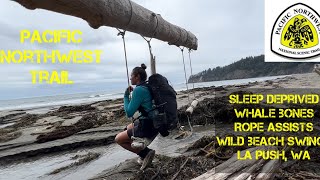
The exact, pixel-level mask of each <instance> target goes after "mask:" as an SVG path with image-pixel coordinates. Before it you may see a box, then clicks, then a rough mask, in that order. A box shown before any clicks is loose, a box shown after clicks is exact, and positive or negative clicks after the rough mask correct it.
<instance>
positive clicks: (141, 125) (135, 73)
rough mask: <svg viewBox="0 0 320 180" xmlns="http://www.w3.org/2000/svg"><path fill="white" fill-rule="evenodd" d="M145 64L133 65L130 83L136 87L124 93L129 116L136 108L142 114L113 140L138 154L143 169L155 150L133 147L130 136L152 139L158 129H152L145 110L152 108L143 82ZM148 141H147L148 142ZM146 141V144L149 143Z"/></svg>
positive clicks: (150, 98) (145, 74) (148, 92)
mask: <svg viewBox="0 0 320 180" xmlns="http://www.w3.org/2000/svg"><path fill="white" fill-rule="evenodd" d="M146 68H147V67H146V65H145V64H141V67H135V68H134V69H133V70H132V73H131V78H130V80H131V84H132V85H136V88H134V89H133V88H132V87H131V86H130V87H128V88H127V90H126V91H125V94H124V110H125V112H126V114H127V116H128V117H129V118H131V117H133V115H134V113H135V112H136V111H137V110H138V111H139V112H140V113H141V114H142V116H140V118H139V119H138V120H136V121H135V122H134V124H132V123H131V124H129V125H128V126H127V127H126V129H125V131H123V132H121V133H119V134H118V135H117V136H116V138H115V141H116V142H117V143H118V144H119V145H120V146H122V147H123V148H125V149H127V150H129V151H131V152H133V153H135V154H137V155H139V157H140V158H139V159H138V162H139V163H140V164H142V166H141V170H143V169H145V168H146V167H147V166H148V165H149V164H151V163H152V160H153V158H154V155H155V151H154V150H152V149H149V148H148V147H143V149H141V148H140V149H139V148H135V147H133V146H132V143H133V140H132V137H133V136H134V137H138V138H146V139H147V140H148V141H150V142H151V141H152V140H153V139H154V138H155V137H156V136H157V134H158V131H157V130H156V129H154V126H153V122H152V120H151V119H148V117H147V115H144V113H145V112H149V111H150V110H151V109H152V96H151V94H150V91H149V90H148V88H147V87H145V86H140V85H142V84H144V83H145V82H146V80H147V73H146V71H145V70H146ZM131 91H132V98H131V99H129V96H130V92H131ZM150 142H149V143H150ZM149 143H147V144H149Z"/></svg>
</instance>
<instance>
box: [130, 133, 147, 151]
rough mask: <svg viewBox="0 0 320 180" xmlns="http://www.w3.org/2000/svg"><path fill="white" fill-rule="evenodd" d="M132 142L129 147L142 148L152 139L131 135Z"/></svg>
mask: <svg viewBox="0 0 320 180" xmlns="http://www.w3.org/2000/svg"><path fill="white" fill-rule="evenodd" d="M131 139H132V143H131V147H132V148H134V149H144V148H146V147H147V146H149V145H150V144H151V142H152V140H150V139H148V138H139V137H133V136H132V137H131Z"/></svg>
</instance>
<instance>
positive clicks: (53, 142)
mask: <svg viewBox="0 0 320 180" xmlns="http://www.w3.org/2000/svg"><path fill="white" fill-rule="evenodd" d="M299 88H300V89H301V88H304V89H317V88H320V76H319V75H318V74H316V73H309V74H295V75H289V76H286V77H284V78H278V79H275V80H268V81H263V82H253V83H248V84H241V85H228V86H220V87H205V88H196V89H193V90H189V91H181V92H179V93H178V96H177V97H178V109H179V110H178V114H179V120H180V123H181V124H182V125H183V126H185V131H184V132H182V133H181V132H173V133H172V134H171V135H170V137H166V138H163V137H157V138H156V139H155V141H154V142H153V143H152V144H151V147H154V148H155V149H156V150H157V156H156V158H155V161H154V163H153V165H152V167H151V168H149V169H147V170H146V171H144V172H140V171H138V169H139V166H138V165H137V164H136V156H135V155H134V154H131V153H128V152H126V151H125V150H122V149H121V148H119V147H118V146H117V145H115V144H114V138H115V135H116V134H117V133H119V132H121V131H122V129H123V128H124V127H125V125H127V124H129V123H130V122H129V121H128V120H127V118H126V117H125V112H124V110H123V100H122V99H116V100H107V101H99V102H94V103H90V104H82V105H79V106H61V107H58V108H56V109H54V110H51V111H49V112H46V113H43V114H29V113H27V111H26V110H13V111H2V112H0V169H1V171H0V177H1V176H3V177H5V178H7V179H8V178H10V177H11V178H13V177H14V176H13V175H14V171H15V170H17V169H18V170H20V171H22V174H23V173H24V171H28V168H30V167H33V168H35V170H34V171H35V172H33V173H31V174H29V175H30V176H29V177H26V176H24V177H21V178H22V179H34V178H42V179H76V178H77V177H80V176H81V177H82V178H80V179H127V178H131V179H145V178H146V177H149V178H150V177H151V179H162V178H172V177H174V176H176V177H175V178H176V179H192V178H194V177H197V176H199V175H201V174H203V173H205V172H207V171H209V170H210V169H212V168H214V167H215V166H217V165H218V164H220V163H222V162H223V161H225V160H224V159H219V158H218V159H217V158H212V157H211V158H210V157H206V156H205V155H203V154H201V153H199V149H201V147H202V148H203V146H204V145H207V144H208V143H209V142H210V140H211V139H212V136H213V135H214V133H215V131H216V129H217V128H219V127H220V126H222V125H224V124H222V123H221V122H222V121H223V120H222V119H223V118H225V119H226V118H229V117H228V116H226V114H225V112H226V111H227V110H228V108H229V107H228V105H226V103H225V102H222V101H221V102H220V101H219V102H220V104H219V103H218V104H215V105H212V103H213V101H214V99H216V98H223V97H225V96H227V95H228V93H229V92H231V91H241V90H244V89H246V90H247V89H253V90H254V89H274V90H278V91H279V90H281V89H299ZM194 98H196V99H198V100H199V101H200V103H199V106H198V107H197V109H196V110H195V113H194V115H193V116H192V119H191V124H192V125H193V127H194V132H193V133H192V134H191V133H190V131H188V121H187V116H186V113H185V110H186V108H187V107H186V106H187V105H188V103H189V101H190V100H188V99H191V100H193V99H194ZM317 118H319V117H317ZM217 122H218V123H217ZM219 122H220V123H219ZM226 123H228V122H226ZM214 125H215V126H214ZM222 127H223V128H224V131H228V128H229V126H225V127H224V126H222ZM230 128H231V125H230ZM42 161H46V163H48V164H49V165H48V166H41V167H42V168H40V167H39V168H38V169H37V168H36V166H37V165H39V163H40V162H41V163H40V164H42V165H43V163H44V162H42ZM123 162H125V163H123ZM185 162H186V164H185V165H184V166H183V168H182V169H181V167H182V164H183V163H185ZM315 165H317V166H318V162H317V163H316V164H315ZM45 167H47V169H46V168H45ZM15 168H16V169H15ZM179 169H180V170H179ZM165 170H166V171H165ZM180 171H182V172H180ZM177 172H180V173H177ZM318 172H319V171H318ZM26 174H28V173H26ZM76 174H77V175H76ZM288 174H289V175H290V173H287V175H288ZM15 175H16V174H15ZM291 175H292V174H291ZM16 179H19V176H18V178H16Z"/></svg>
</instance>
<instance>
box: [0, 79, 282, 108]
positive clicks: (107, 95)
mask: <svg viewBox="0 0 320 180" xmlns="http://www.w3.org/2000/svg"><path fill="white" fill-rule="evenodd" d="M281 77H285V76H270V77H259V78H250V79H237V80H225V81H212V82H202V83H194V84H188V88H189V89H192V88H193V85H194V87H195V88H199V87H210V86H224V85H236V84H246V83H249V82H255V81H258V82H260V81H266V80H272V79H277V78H281ZM172 85H173V87H174V89H175V90H176V91H182V90H186V89H187V87H186V84H185V83H180V84H172ZM123 93H124V92H123V89H119V90H113V92H107V91H106V92H94V93H92V92H88V93H80V94H67V95H56V96H43V97H32V98H23V99H12V100H0V111H4V110H22V109H23V110H31V109H50V108H52V107H58V106H61V105H75V104H77V105H79V104H84V103H91V102H96V101H103V100H110V99H117V98H122V97H123Z"/></svg>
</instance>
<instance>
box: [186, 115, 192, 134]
mask: <svg viewBox="0 0 320 180" xmlns="http://www.w3.org/2000/svg"><path fill="white" fill-rule="evenodd" d="M187 117H188V123H189V126H190V131H191V132H193V128H192V126H191V122H190V117H189V115H187Z"/></svg>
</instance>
